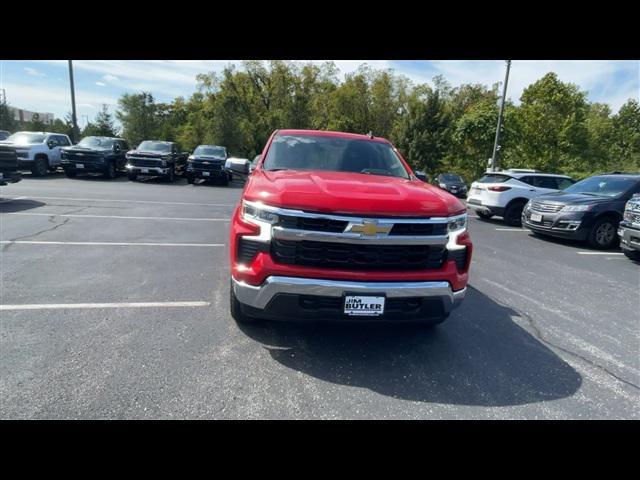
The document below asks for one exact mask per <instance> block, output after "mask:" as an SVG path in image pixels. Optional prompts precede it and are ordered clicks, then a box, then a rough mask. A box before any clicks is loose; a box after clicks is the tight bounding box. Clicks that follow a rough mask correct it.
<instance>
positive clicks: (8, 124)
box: [0, 103, 20, 133]
mask: <svg viewBox="0 0 640 480" xmlns="http://www.w3.org/2000/svg"><path fill="white" fill-rule="evenodd" d="M19 128H20V125H19V123H18V121H17V120H16V119H15V118H14V116H13V111H12V110H11V109H10V108H9V105H7V104H6V103H0V130H7V131H9V132H11V133H14V132H15V131H17V130H18V129H19Z"/></svg>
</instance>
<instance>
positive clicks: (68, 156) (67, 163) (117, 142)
mask: <svg viewBox="0 0 640 480" xmlns="http://www.w3.org/2000/svg"><path fill="white" fill-rule="evenodd" d="M127 150H129V146H128V145H127V142H126V141H125V140H123V139H122V138H113V137H84V138H83V139H82V140H80V142H79V143H78V144H77V145H74V146H73V147H67V148H63V149H62V151H61V152H60V164H61V166H62V168H63V169H64V173H66V174H67V177H69V178H74V177H75V176H76V175H77V174H78V173H102V174H103V175H104V177H105V178H109V179H112V178H116V175H117V173H118V171H124V168H125V165H126V159H125V155H126V152H127Z"/></svg>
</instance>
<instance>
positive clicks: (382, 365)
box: [240, 287, 582, 406]
mask: <svg viewBox="0 0 640 480" xmlns="http://www.w3.org/2000/svg"><path fill="white" fill-rule="evenodd" d="M514 316H515V317H517V316H519V313H518V312H516V311H514V310H512V309H510V308H508V307H504V306H502V305H499V304H498V303H496V302H494V301H493V300H492V299H491V298H489V297H487V296H486V295H484V294H482V293H481V292H480V291H478V290H476V289H474V288H472V287H470V288H469V292H468V294H467V298H466V299H465V301H464V302H463V304H462V306H461V307H460V308H459V309H458V310H456V311H455V312H454V313H453V314H452V315H451V317H450V318H449V319H448V320H447V321H446V322H445V323H444V324H442V325H440V326H438V327H435V328H433V329H429V328H425V327H423V326H399V325H373V326H371V325H353V324H345V325H336V324H291V323H276V322H265V323H258V324H257V325H249V326H245V325H242V326H241V327H240V328H241V330H242V331H243V332H244V333H245V334H246V335H248V336H249V337H251V338H253V339H254V340H256V341H258V342H261V343H263V344H264V348H266V349H267V350H268V351H269V354H270V355H271V357H272V358H273V360H275V361H276V362H278V363H280V364H282V365H284V366H285V367H287V368H290V369H292V370H295V371H298V372H301V373H304V374H306V375H310V376H312V377H315V378H318V379H320V380H323V381H326V382H331V383H335V384H340V385H347V386H353V387H359V388H367V389H369V390H372V391H375V392H378V393H380V394H382V395H386V396H389V397H394V398H400V399H404V400H411V401H419V402H430V403H442V404H455V405H476V406H507V405H522V404H528V403H535V402H542V401H547V400H555V399H559V398H564V397H568V396H571V395H573V394H574V393H575V392H576V391H577V390H578V389H579V388H580V385H581V384H582V377H581V376H580V374H579V373H578V372H576V371H575V370H574V369H573V368H572V367H571V366H570V365H569V364H567V363H566V362H565V361H563V360H562V359H561V358H560V357H558V356H557V355H556V354H555V353H554V352H553V351H551V350H550V349H549V348H547V347H546V346H545V345H544V344H543V343H541V342H540V341H539V340H537V339H536V338H534V337H533V336H532V335H531V334H530V333H528V332H527V331H526V330H524V329H523V328H521V327H520V326H518V325H517V324H516V323H515V322H514V321H513V320H512V317H514Z"/></svg>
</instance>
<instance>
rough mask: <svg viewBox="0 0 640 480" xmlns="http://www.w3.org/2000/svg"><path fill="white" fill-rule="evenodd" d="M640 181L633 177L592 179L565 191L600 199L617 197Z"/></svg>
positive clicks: (587, 179)
mask: <svg viewBox="0 0 640 480" xmlns="http://www.w3.org/2000/svg"><path fill="white" fill-rule="evenodd" d="M639 182H640V180H638V179H637V178H632V177H591V178H585V179H584V180H582V181H580V182H578V183H574V184H573V185H571V186H570V187H567V188H565V189H564V191H565V192H567V193H585V194H587V195H598V196H600V197H617V196H618V195H621V194H623V193H625V192H626V191H627V190H629V189H630V188H631V187H633V186H634V185H636V184H638V183H639Z"/></svg>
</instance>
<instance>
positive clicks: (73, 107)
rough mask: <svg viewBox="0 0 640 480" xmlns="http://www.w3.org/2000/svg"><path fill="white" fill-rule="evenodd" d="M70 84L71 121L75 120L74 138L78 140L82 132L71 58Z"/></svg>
mask: <svg viewBox="0 0 640 480" xmlns="http://www.w3.org/2000/svg"><path fill="white" fill-rule="evenodd" d="M69 84H70V85H71V121H72V122H73V136H74V139H73V140H74V142H75V141H78V137H79V136H80V133H79V130H78V119H77V117H76V91H75V87H74V85H73V64H72V61H71V60H69Z"/></svg>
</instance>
